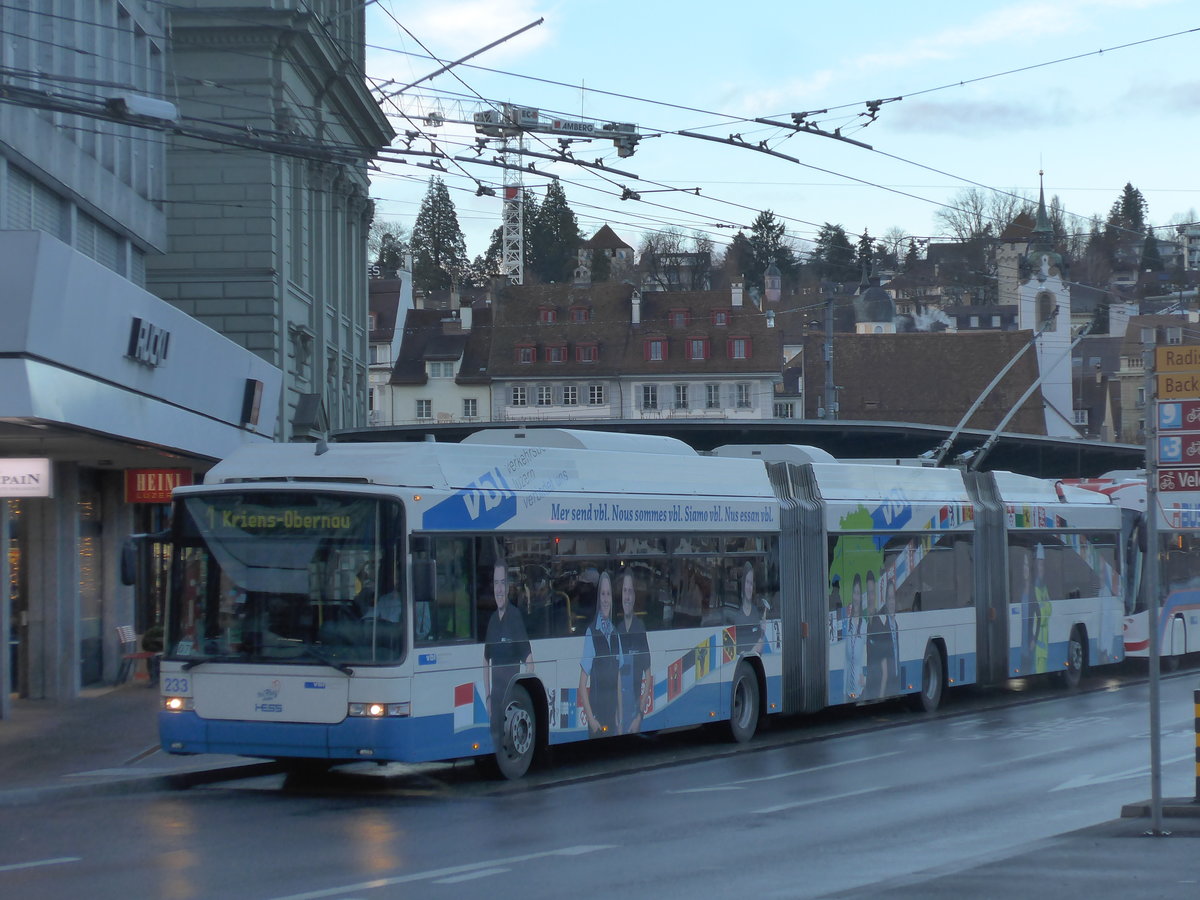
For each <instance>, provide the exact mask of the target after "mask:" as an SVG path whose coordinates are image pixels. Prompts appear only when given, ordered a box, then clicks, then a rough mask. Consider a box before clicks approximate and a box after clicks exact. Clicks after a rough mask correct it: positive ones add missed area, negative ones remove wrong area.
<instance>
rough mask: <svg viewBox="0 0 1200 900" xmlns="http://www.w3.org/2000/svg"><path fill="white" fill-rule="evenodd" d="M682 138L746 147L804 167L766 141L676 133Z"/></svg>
mask: <svg viewBox="0 0 1200 900" xmlns="http://www.w3.org/2000/svg"><path fill="white" fill-rule="evenodd" d="M675 133H676V134H677V135H679V136H680V137H689V138H699V139H700V140H702V141H712V142H714V143H717V144H729V145H730V146H731V147H744V148H746V149H747V150H757V151H758V152H759V153H765V154H767V155H768V156H778V157H779V158H780V159H786V160H787V161H788V162H794V163H799V164H800V165H804V163H801V162H800V160H798V159H797V158H796V157H794V156H788V155H787V154H786V153H780V152H779V151H778V150H772V149H771V148H770V147H768V146H766V143H767V142H766V141H760V142H759V143H757V144H751V143H750V142H749V141H747V140H746V139H745V138H743V137H742V136H741V135H740V134H731V135H730V136H729V137H727V138H720V137H714V136H713V135H711V134H697V133H696V132H694V131H677V132H675Z"/></svg>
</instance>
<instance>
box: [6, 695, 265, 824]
mask: <svg viewBox="0 0 1200 900" xmlns="http://www.w3.org/2000/svg"><path fill="white" fill-rule="evenodd" d="M158 698H159V693H158V690H157V688H156V687H147V685H146V684H145V682H131V683H128V684H124V685H119V686H116V687H100V688H90V689H85V690H84V692H83V696H82V697H80V699H78V700H73V701H69V702H66V703H53V702H50V701H43V700H19V699H14V700H13V703H12V712H13V715H12V718H11V719H3V720H0V806H13V805H18V804H23V803H34V802H38V801H40V800H43V799H49V798H50V797H62V796H85V795H95V794H112V793H127V792H131V791H138V790H147V789H155V788H162V787H187V786H189V785H193V784H202V783H205V782H207V781H214V780H218V779H220V778H229V777H235V776H237V775H244V774H253V773H254V772H257V771H261V772H269V771H274V765H273V764H272V763H270V762H264V761H262V760H253V759H249V758H247V757H241V756H203V757H192V756H172V755H170V754H168V753H164V752H162V751H161V750H160V749H159V747H158V721H157V711H158V702H159V699H158Z"/></svg>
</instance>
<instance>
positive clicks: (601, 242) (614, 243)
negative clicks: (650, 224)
mask: <svg viewBox="0 0 1200 900" xmlns="http://www.w3.org/2000/svg"><path fill="white" fill-rule="evenodd" d="M579 246H580V247H582V248H583V249H585V250H619V249H620V248H621V247H624V248H626V249H627V250H632V249H633V247H631V246H630V245H629V244H627V243H625V242H624V241H623V240H621V238H619V237H618V236H617V233H616V232H615V231H613V230H612V229H611V228H609V227H608V226H607V225H601V226H600V230H599V231H597V232H596V233H595V234H593V235H592V236H591V237H590V238H588V239H587V240H586V241H584V242H583V243H581V244H580V245H579Z"/></svg>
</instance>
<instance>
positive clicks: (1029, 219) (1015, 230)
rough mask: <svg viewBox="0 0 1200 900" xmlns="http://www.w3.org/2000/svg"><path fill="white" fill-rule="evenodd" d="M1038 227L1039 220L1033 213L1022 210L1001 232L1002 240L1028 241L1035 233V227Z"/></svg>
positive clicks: (1013, 241) (1009, 241) (1012, 241)
mask: <svg viewBox="0 0 1200 900" xmlns="http://www.w3.org/2000/svg"><path fill="white" fill-rule="evenodd" d="M1036 227H1037V220H1036V219H1035V218H1034V217H1033V213H1030V212H1020V213H1017V215H1016V216H1015V217H1014V218H1013V220H1012V221H1011V222H1009V223H1008V226H1007V227H1006V228H1005V229H1004V230H1003V231H1002V232H1000V240H1002V241H1005V242H1007V243H1021V242H1028V240H1029V238H1030V237H1031V236H1032V235H1033V229H1034V228H1036Z"/></svg>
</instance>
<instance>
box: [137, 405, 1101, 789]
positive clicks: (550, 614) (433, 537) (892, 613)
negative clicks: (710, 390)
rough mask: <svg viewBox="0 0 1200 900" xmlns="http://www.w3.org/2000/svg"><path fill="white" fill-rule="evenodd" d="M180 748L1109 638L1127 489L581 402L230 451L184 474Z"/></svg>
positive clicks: (818, 689) (879, 671)
mask: <svg viewBox="0 0 1200 900" xmlns="http://www.w3.org/2000/svg"><path fill="white" fill-rule="evenodd" d="M174 502H175V513H174V518H173V526H172V537H171V540H172V548H173V549H172V553H173V563H172V574H171V579H170V580H171V586H170V593H169V597H168V601H167V608H166V647H165V653H164V658H163V663H162V678H161V689H162V693H163V708H162V711H161V712H160V732H161V737H162V744H163V747H164V748H165V749H166V750H167V751H168V752H171V753H181V754H192V753H225V754H240V755H246V756H256V757H266V758H275V759H281V760H286V761H292V762H297V763H300V762H308V763H314V762H315V763H339V762H348V761H362V760H374V761H378V762H388V761H408V762H418V761H433V760H443V759H456V758H463V757H484V758H487V757H494V758H495V760H496V762H497V763H498V766H499V768H500V770H501V772H502V773H503V774H504V775H506V776H508V777H519V776H520V775H522V774H524V772H525V771H526V769H527V768H528V766H529V764H530V762H531V760H532V759H533V758H534V756H535V755H536V753H537V752H538V751H539V750H540V749H541V748H544V747H547V746H551V745H556V744H562V743H567V742H571V741H578V740H589V739H600V738H603V737H606V736H610V735H619V734H631V733H636V732H649V731H655V730H659V729H664V728H676V727H681V726H689V725H696V724H701V723H708V722H715V721H721V722H725V723H727V725H728V729H729V731H730V732H731V734H732V735H733V737H734V738H736V739H738V740H743V741H744V740H749V739H750V738H751V737H752V736H753V734H754V732H755V730H756V728H757V725H758V723H759V721H760V718H761V717H762V716H764V715H774V714H798V713H804V712H811V711H815V710H818V709H822V708H824V707H827V706H830V705H837V704H855V703H861V702H864V701H871V700H878V699H883V698H890V697H898V696H902V695H907V696H909V697H910V698H911V699H912V700H913V702H914V704H915V705H917V706H920V707H924V708H925V709H933V708H936V707H937V705H938V704H939V702H940V701H941V698H942V694H943V690H944V689H945V688H946V687H949V686H956V685H963V684H972V683H988V682H996V681H1001V680H1003V679H1006V678H1010V677H1014V676H1025V675H1030V674H1036V673H1043V672H1061V673H1062V674H1063V675H1064V677H1065V678H1066V679H1067V680H1068V681H1069V682H1073V681H1075V680H1077V679H1078V677H1079V675H1080V673H1081V672H1082V671H1083V669H1084V667H1085V666H1086V665H1089V664H1091V665H1097V664H1101V663H1104V662H1109V661H1116V660H1118V659H1120V658H1122V655H1123V654H1122V643H1121V616H1122V612H1123V610H1122V601H1121V578H1122V576H1121V560H1120V554H1119V553H1118V552H1117V548H1118V546H1119V541H1120V528H1121V515H1120V510H1119V509H1117V508H1116V507H1114V506H1113V505H1112V504H1111V503H1110V502H1109V500H1108V498H1107V497H1104V496H1103V495H1100V494H1097V493H1096V492H1093V491H1087V490H1082V489H1074V488H1069V487H1064V486H1062V485H1061V484H1059V485H1057V486H1056V485H1055V483H1053V482H1046V481H1041V480H1038V479H1034V478H1028V477H1024V476H1018V475H1010V474H1005V473H987V474H963V473H961V472H959V471H957V470H947V469H923V468H918V467H909V466H878V465H867V464H855V463H848V462H839V461H837V460H834V459H833V458H832V457H830V456H829V455H828V454H826V453H824V452H822V451H820V450H815V449H812V448H802V447H795V446H763V447H723V448H719V449H718V450H716V451H713V453H712V454H698V453H696V452H695V451H693V450H692V449H691V448H689V447H688V446H687V445H685V444H683V443H681V442H679V441H675V440H673V439H670V438H659V437H649V436H634V435H621V434H609V433H598V432H586V431H570V430H564V429H540V430H539V429H528V430H509V431H505V430H495V431H483V432H479V433H477V434H474V435H472V436H470V437H469V438H467V439H466V440H464V441H463V442H462V443H461V444H441V443H433V442H425V443H334V444H330V445H327V446H326V445H318V446H316V447H314V445H301V444H287V445H272V446H263V447H252V448H247V449H245V450H241V451H238V452H237V453H236V454H234V455H233V456H231V457H230V458H229V459H227V460H225V461H224V462H222V463H220V464H218V465H217V466H216V467H215V468H213V469H212V470H211V471H210V472H209V473H208V475H207V477H206V479H205V484H204V485H202V486H193V487H187V488H180V489H178V490H177V491H176V493H175V500H174Z"/></svg>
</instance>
